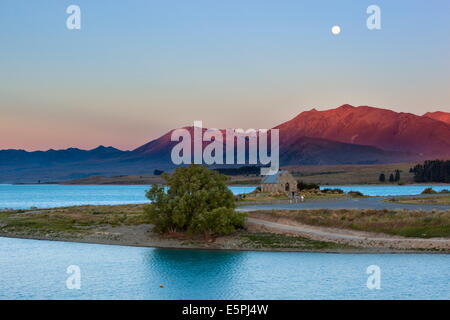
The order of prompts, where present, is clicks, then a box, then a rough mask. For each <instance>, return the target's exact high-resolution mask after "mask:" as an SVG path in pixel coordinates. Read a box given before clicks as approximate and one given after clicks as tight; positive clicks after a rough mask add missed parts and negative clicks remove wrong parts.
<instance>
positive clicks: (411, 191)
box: [320, 185, 450, 196]
mask: <svg viewBox="0 0 450 320" xmlns="http://www.w3.org/2000/svg"><path fill="white" fill-rule="evenodd" d="M320 188H321V189H328V188H331V189H333V188H339V189H342V190H343V191H344V192H349V191H359V192H362V193H363V194H364V195H367V196H406V195H417V194H420V193H422V191H423V190H425V189H426V188H433V189H434V190H435V191H441V190H444V189H447V190H450V185H408V186H399V185H395V186H379V185H377V186H322V187H320Z"/></svg>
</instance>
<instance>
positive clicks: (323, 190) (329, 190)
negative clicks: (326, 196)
mask: <svg viewBox="0 0 450 320" xmlns="http://www.w3.org/2000/svg"><path fill="white" fill-rule="evenodd" d="M322 192H323V193H338V194H343V193H344V190H342V189H338V188H336V189H331V188H326V189H322Z"/></svg>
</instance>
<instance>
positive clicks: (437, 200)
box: [387, 196, 450, 205]
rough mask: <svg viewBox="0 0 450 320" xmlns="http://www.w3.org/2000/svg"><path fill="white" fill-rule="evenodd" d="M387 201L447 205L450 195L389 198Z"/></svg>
mask: <svg viewBox="0 0 450 320" xmlns="http://www.w3.org/2000/svg"><path fill="white" fill-rule="evenodd" d="M387 201H390V202H395V203H404V204H434V205H448V204H450V196H437V197H413V198H391V199H389V200H387Z"/></svg>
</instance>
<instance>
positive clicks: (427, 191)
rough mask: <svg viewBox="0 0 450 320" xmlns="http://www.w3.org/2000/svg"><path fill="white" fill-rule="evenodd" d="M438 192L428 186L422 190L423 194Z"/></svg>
mask: <svg viewBox="0 0 450 320" xmlns="http://www.w3.org/2000/svg"><path fill="white" fill-rule="evenodd" d="M435 193H437V192H436V191H435V190H434V189H433V188H426V189H425V190H423V191H422V194H435Z"/></svg>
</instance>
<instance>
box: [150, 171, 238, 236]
mask: <svg viewBox="0 0 450 320" xmlns="http://www.w3.org/2000/svg"><path fill="white" fill-rule="evenodd" d="M162 177H163V178H164V180H166V184H167V187H168V189H167V192H166V190H165V188H164V187H163V186H158V185H153V186H152V187H151V189H150V190H148V191H147V194H146V196H147V198H148V199H149V200H151V201H152V203H151V204H149V205H148V206H146V207H145V209H144V210H145V212H146V213H147V215H148V217H149V221H150V223H152V224H154V225H155V228H154V230H155V231H157V232H161V233H164V232H170V231H187V232H189V233H196V234H200V233H203V234H205V235H211V234H227V233H231V232H233V231H235V230H236V228H240V227H243V225H244V217H245V215H244V214H243V213H238V212H236V211H235V210H234V208H235V200H234V196H233V193H232V192H231V191H230V190H229V189H228V187H227V186H226V184H225V182H226V181H227V179H228V178H227V177H226V176H224V175H222V174H220V173H218V172H215V171H212V170H209V169H207V168H205V167H203V166H200V165H190V166H187V167H180V168H177V169H176V170H175V172H174V173H173V175H172V176H170V177H169V175H167V174H166V173H163V174H162Z"/></svg>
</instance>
